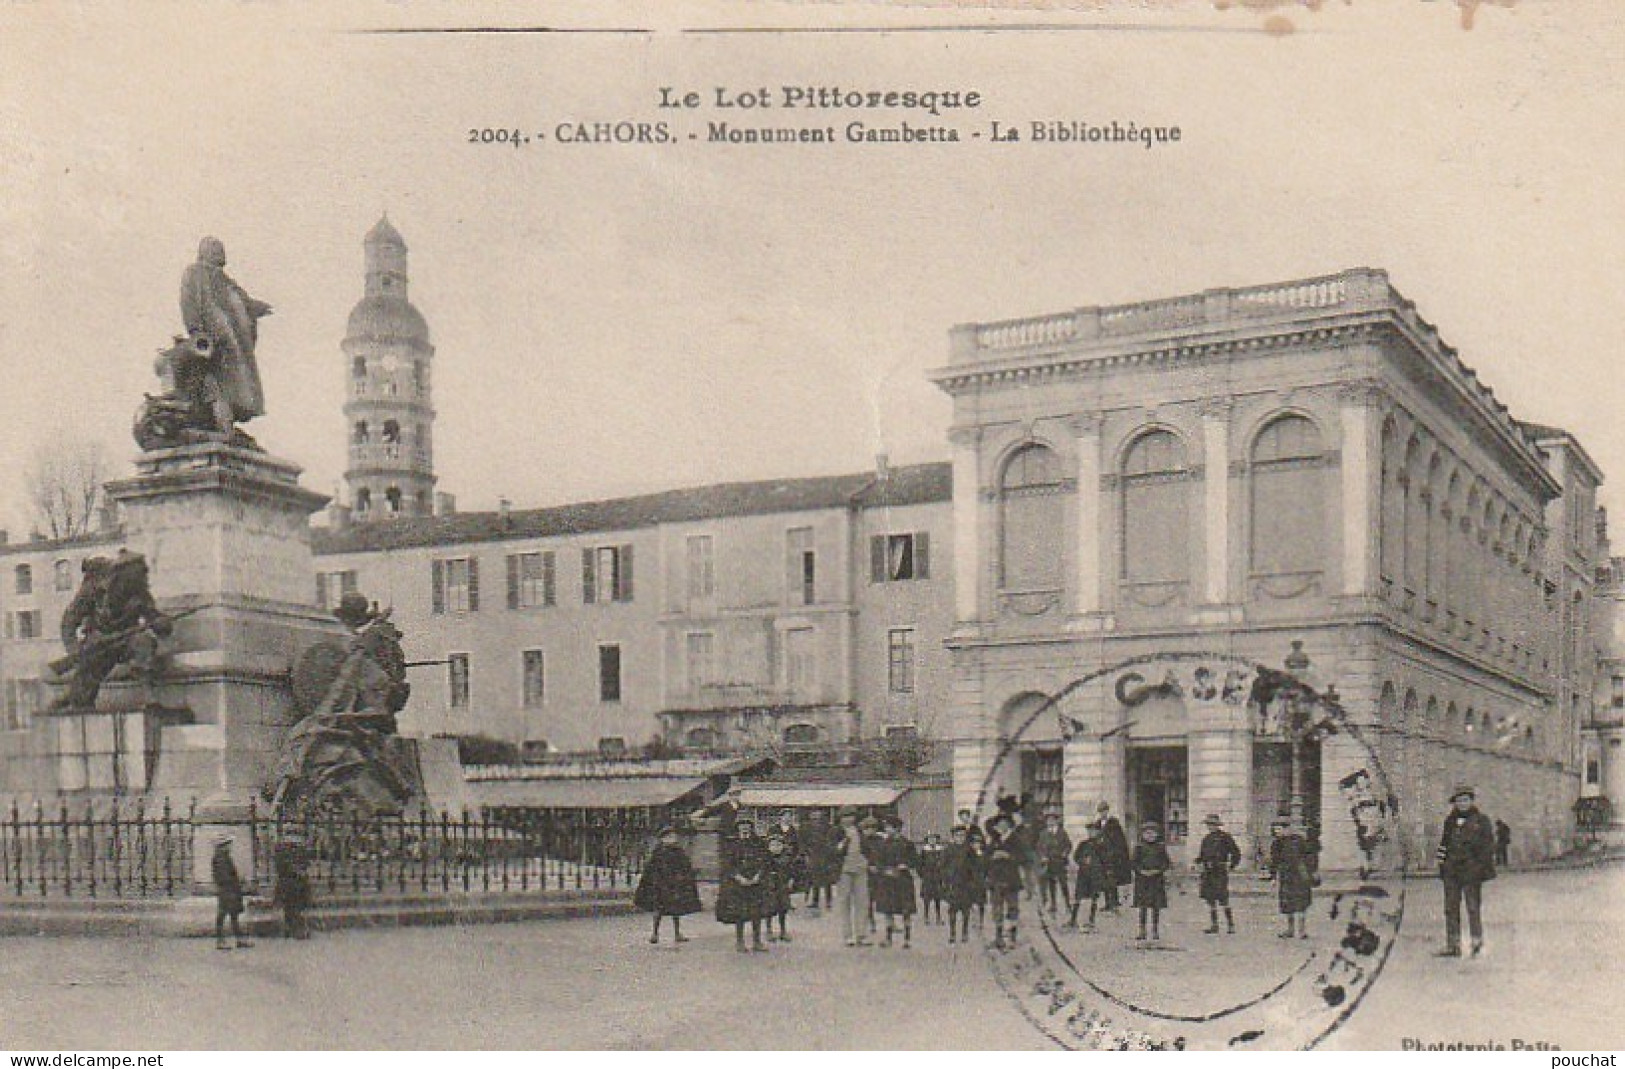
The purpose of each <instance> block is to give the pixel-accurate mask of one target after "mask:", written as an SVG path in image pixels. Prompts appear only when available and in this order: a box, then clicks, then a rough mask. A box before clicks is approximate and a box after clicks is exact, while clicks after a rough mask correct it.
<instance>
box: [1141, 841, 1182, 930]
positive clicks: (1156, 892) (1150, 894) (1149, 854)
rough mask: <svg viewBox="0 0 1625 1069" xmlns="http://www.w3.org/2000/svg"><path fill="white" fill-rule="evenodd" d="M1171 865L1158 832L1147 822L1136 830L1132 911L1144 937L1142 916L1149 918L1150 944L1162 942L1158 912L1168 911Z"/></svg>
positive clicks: (1143, 919) (1159, 913)
mask: <svg viewBox="0 0 1625 1069" xmlns="http://www.w3.org/2000/svg"><path fill="white" fill-rule="evenodd" d="M1172 865H1173V862H1172V861H1170V860H1169V858H1168V848H1167V847H1165V846H1163V845H1162V830H1161V829H1160V828H1158V827H1157V826H1156V825H1155V824H1153V823H1151V822H1150V821H1147V822H1146V823H1145V825H1144V826H1143V827H1142V828H1141V829H1140V844H1139V845H1138V846H1136V847H1135V848H1134V908H1135V909H1137V910H1139V911H1140V932H1139V934H1138V935H1136V936H1135V937H1134V938H1135V939H1144V938H1145V937H1146V934H1145V933H1146V927H1145V922H1146V917H1147V916H1149V917H1150V919H1151V941H1152V942H1153V943H1155V942H1157V941H1159V940H1161V939H1162V934H1161V933H1160V932H1159V931H1158V930H1157V926H1158V923H1159V922H1160V920H1161V918H1162V911H1163V910H1165V909H1167V908H1168V869H1169V868H1170V867H1172Z"/></svg>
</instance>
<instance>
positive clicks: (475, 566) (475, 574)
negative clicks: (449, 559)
mask: <svg viewBox="0 0 1625 1069" xmlns="http://www.w3.org/2000/svg"><path fill="white" fill-rule="evenodd" d="M468 611H469V612H479V611H480V559H479V558H478V557H470V558H468Z"/></svg>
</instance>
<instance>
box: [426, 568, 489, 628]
mask: <svg viewBox="0 0 1625 1069" xmlns="http://www.w3.org/2000/svg"><path fill="white" fill-rule="evenodd" d="M429 578H430V583H431V586H432V590H431V592H430V598H429V609H430V611H431V612H433V613H435V614H436V615H443V614H445V613H453V614H462V613H469V612H479V611H480V562H479V559H478V558H476V557H450V558H447V559H445V560H437V561H433V562H432V563H431V566H430V577H429Z"/></svg>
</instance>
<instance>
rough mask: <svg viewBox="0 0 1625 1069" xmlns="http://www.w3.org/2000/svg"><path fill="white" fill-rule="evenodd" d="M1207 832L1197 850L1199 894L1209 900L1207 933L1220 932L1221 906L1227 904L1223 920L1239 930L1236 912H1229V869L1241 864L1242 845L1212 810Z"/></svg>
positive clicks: (1206, 900) (1209, 815) (1205, 930)
mask: <svg viewBox="0 0 1625 1069" xmlns="http://www.w3.org/2000/svg"><path fill="white" fill-rule="evenodd" d="M1203 823H1205V824H1206V825H1207V828H1208V832H1207V834H1206V835H1205V836H1203V837H1202V846H1201V849H1200V850H1198V851H1197V854H1196V868H1197V870H1198V871H1199V872H1200V873H1201V874H1202V875H1201V885H1200V894H1201V898H1202V901H1204V902H1206V903H1207V916H1208V924H1207V927H1206V928H1204V929H1203V932H1205V933H1206V934H1207V935H1217V934H1218V932H1219V907H1220V906H1223V907H1224V922H1225V924H1226V925H1227V926H1228V928H1229V932H1230V934H1231V935H1235V934H1236V916H1235V914H1233V913H1231V912H1230V873H1231V872H1232V871H1233V870H1234V869H1235V867H1236V866H1237V865H1240V864H1241V847H1239V846H1237V845H1236V840H1235V839H1234V838H1232V837H1231V835H1230V833H1229V832H1227V831H1225V830H1224V826H1223V825H1224V822H1223V821H1222V820H1220V819H1219V814H1217V813H1209V814H1208V815H1207V820H1205V821H1203Z"/></svg>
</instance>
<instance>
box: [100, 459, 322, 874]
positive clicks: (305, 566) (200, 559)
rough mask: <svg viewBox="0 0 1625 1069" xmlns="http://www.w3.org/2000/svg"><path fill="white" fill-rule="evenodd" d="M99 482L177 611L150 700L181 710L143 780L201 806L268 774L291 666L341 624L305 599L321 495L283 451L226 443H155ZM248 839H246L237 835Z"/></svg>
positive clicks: (165, 600) (283, 721)
mask: <svg viewBox="0 0 1625 1069" xmlns="http://www.w3.org/2000/svg"><path fill="white" fill-rule="evenodd" d="M136 470H137V474H136V475H135V477H134V478H130V479H124V480H120V481H118V482H113V483H109V484H108V486H107V494H108V497H109V499H110V500H112V501H114V502H117V504H118V506H119V509H120V513H121V516H122V519H123V522H124V527H125V534H126V544H127V545H128V547H129V548H130V549H131V550H133V551H135V552H139V553H141V554H143V555H145V556H146V558H147V563H148V566H149V570H150V573H151V582H152V591H153V594H154V595H155V596H156V597H157V599H158V602H159V605H160V606H161V607H162V608H163V609H164V610H165V611H166V612H169V613H180V612H190V615H187V616H186V617H184V618H183V619H180V620H178V621H177V622H176V625H175V633H174V635H173V636H172V637H171V638H170V639H168V640H167V641H166V642H165V643H164V645H163V649H164V651H165V652H166V653H167V654H168V656H169V661H170V670H169V671H168V672H167V673H166V674H165V677H164V678H165V681H164V683H163V684H162V685H161V686H160V687H159V688H158V694H157V700H158V702H159V703H160V704H162V705H163V706H166V707H170V708H179V709H185V710H189V711H190V722H183V723H174V724H166V725H165V726H164V727H163V728H162V729H161V732H160V737H159V739H158V745H157V747H156V753H155V763H154V765H153V767H152V769H151V772H150V780H149V785H148V789H149V790H150V792H151V793H153V794H158V795H168V796H169V797H171V798H184V797H187V796H190V797H192V798H195V799H198V800H199V802H200V804H202V805H204V806H205V807H219V806H229V805H240V804H244V803H246V801H247V799H248V798H250V797H251V796H252V795H253V794H255V793H256V792H258V791H259V790H260V788H261V787H262V786H263V785H264V783H265V781H266V778H267V776H268V774H269V773H270V770H271V768H272V767H273V764H274V762H275V757H276V752H277V749H278V747H279V745H280V743H281V739H282V734H283V732H284V730H285V729H286V726H287V724H288V721H289V717H290V702H291V690H290V687H289V671H290V669H291V668H292V666H293V664H294V662H295V661H296V659H297V658H298V657H299V655H300V654H301V653H302V652H303V651H304V650H305V649H306V648H307V647H309V646H310V645H312V644H314V643H315V642H317V641H320V640H322V639H326V638H337V639H340V640H341V641H342V640H343V637H344V635H345V629H344V627H343V626H342V625H341V624H339V623H338V621H336V620H334V619H333V618H332V616H331V615H330V614H328V613H327V612H325V611H322V610H320V609H318V608H317V607H315V606H314V605H313V604H311V600H312V596H313V593H314V585H315V580H314V575H315V567H314V562H313V560H312V557H311V551H310V527H309V523H310V516H311V514H312V513H314V512H316V511H317V510H318V509H320V508H322V507H323V506H324V505H325V504H326V503H327V498H326V497H325V496H323V495H321V494H317V493H313V492H312V491H309V490H306V489H304V488H303V487H301V486H300V485H299V471H300V469H299V468H298V467H297V466H296V465H294V464H291V463H289V462H287V461H284V460H278V459H276V458H275V457H271V456H268V455H266V454H264V453H259V452H255V451H252V450H245V449H238V448H233V447H231V446H228V445H225V444H223V443H202V444H195V445H187V446H181V447H178V448H175V449H163V450H155V451H152V452H149V453H146V454H143V455H142V457H141V458H140V459H139V460H138V461H137V464H136ZM244 846H245V847H246V843H245V844H244Z"/></svg>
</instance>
